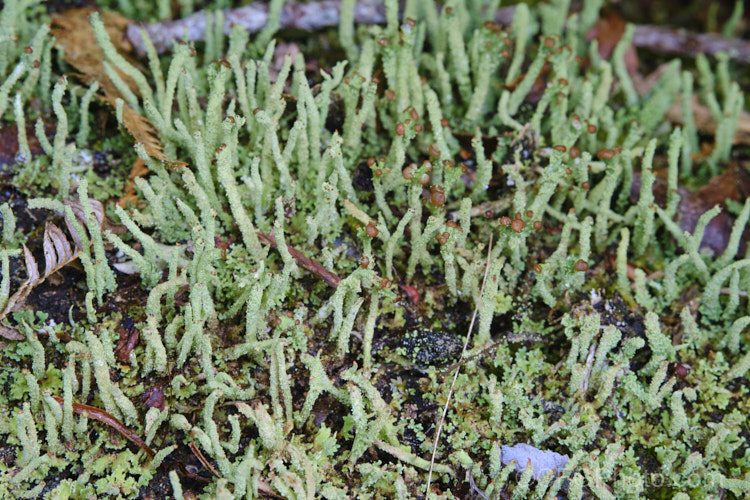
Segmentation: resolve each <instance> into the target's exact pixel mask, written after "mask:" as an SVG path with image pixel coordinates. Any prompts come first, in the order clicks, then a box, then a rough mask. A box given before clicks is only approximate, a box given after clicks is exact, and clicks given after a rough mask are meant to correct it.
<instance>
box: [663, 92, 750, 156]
mask: <svg viewBox="0 0 750 500" xmlns="http://www.w3.org/2000/svg"><path fill="white" fill-rule="evenodd" d="M690 106H691V107H692V108H693V118H694V120H695V128H697V129H698V130H699V131H701V132H704V133H706V134H711V135H713V134H715V133H716V120H714V117H713V115H711V111H709V109H708V107H707V106H704V105H703V104H700V102H699V101H698V97H697V96H696V95H693V96H692V97H691V99H690ZM667 119H668V120H669V121H671V122H672V123H680V124H682V106H681V105H680V103H679V102H677V103H675V104H673V105H672V106H671V107H670V108H669V109H668V110H667ZM734 143H735V144H744V145H750V113H748V112H747V111H740V118H739V122H738V123H737V131H736V132H735V134H734Z"/></svg>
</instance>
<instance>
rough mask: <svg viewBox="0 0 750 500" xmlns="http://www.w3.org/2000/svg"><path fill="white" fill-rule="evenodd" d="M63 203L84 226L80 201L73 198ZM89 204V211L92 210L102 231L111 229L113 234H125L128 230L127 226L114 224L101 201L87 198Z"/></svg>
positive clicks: (83, 214) (84, 216)
mask: <svg viewBox="0 0 750 500" xmlns="http://www.w3.org/2000/svg"><path fill="white" fill-rule="evenodd" d="M65 204H66V205H68V206H69V207H70V208H71V209H72V210H73V214H74V215H75V216H76V219H78V222H80V223H81V224H83V225H84V226H85V225H86V224H87V222H86V212H84V210H83V206H82V205H81V203H80V202H78V201H75V200H65ZM89 205H91V212H93V214H94V217H95V218H96V221H97V222H98V223H99V226H100V227H101V228H102V230H103V231H111V232H113V233H115V234H125V233H127V232H128V228H127V227H125V226H124V225H123V224H115V223H114V222H112V220H111V219H110V218H109V217H107V216H106V215H105V213H104V205H103V204H102V202H101V201H99V200H95V199H93V198H89ZM68 229H70V230H71V232H73V230H72V229H71V227H70V226H68ZM75 236H77V235H74V237H75Z"/></svg>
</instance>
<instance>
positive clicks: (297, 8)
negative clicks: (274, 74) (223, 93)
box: [126, 0, 385, 54]
mask: <svg viewBox="0 0 750 500" xmlns="http://www.w3.org/2000/svg"><path fill="white" fill-rule="evenodd" d="M340 7H341V2H340V0H322V1H319V2H309V3H297V2H290V3H287V4H285V5H284V7H283V9H282V11H281V18H280V19H279V21H280V25H281V26H280V27H281V28H282V29H298V30H306V31H314V30H318V29H321V28H327V27H329V26H337V25H338V24H339V21H340V16H339V11H340ZM223 14H224V33H225V34H229V32H230V31H231V30H232V26H234V25H235V24H237V25H240V26H244V27H245V29H247V31H248V32H250V33H256V32H258V31H260V30H261V29H263V27H264V26H265V25H266V23H267V22H268V5H267V4H266V3H261V2H254V3H252V4H250V5H247V6H245V7H239V8H236V9H226V10H224V12H223ZM209 19H210V21H211V24H213V23H214V19H215V17H214V14H213V13H208V12H206V11H200V12H196V13H195V14H193V15H191V16H188V17H186V18H184V19H178V20H176V21H170V22H164V23H152V24H147V25H145V26H141V25H137V24H131V25H129V26H128V28H127V30H126V36H127V38H128V40H129V41H130V43H132V44H133V47H135V49H136V50H137V51H138V52H139V53H141V54H142V53H145V49H144V47H143V41H142V40H141V29H145V30H146V32H147V33H148V35H149V36H150V37H151V41H152V42H153V43H154V47H156V50H157V51H158V52H159V53H164V52H166V51H168V50H169V49H170V47H171V42H172V40H181V39H182V37H183V36H184V35H185V33H186V32H187V39H188V40H189V41H193V42H197V41H201V40H205V38H206V23H207V20H209ZM354 22H355V23H357V24H382V23H385V4H384V2H383V0H360V1H358V2H357V4H356V6H355V7H354Z"/></svg>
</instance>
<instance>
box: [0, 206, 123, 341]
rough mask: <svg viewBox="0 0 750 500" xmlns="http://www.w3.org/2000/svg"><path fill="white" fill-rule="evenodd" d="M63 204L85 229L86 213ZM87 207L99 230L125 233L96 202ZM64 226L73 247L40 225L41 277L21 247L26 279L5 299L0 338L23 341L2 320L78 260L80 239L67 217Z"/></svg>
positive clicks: (55, 229)
mask: <svg viewBox="0 0 750 500" xmlns="http://www.w3.org/2000/svg"><path fill="white" fill-rule="evenodd" d="M65 204H66V205H68V206H69V207H70V208H71V210H72V211H73V215H74V216H75V218H76V219H77V220H78V221H79V222H80V223H81V225H83V226H84V227H86V226H87V223H86V212H85V211H84V209H83V206H82V205H81V203H80V202H79V201H76V200H65ZM89 204H90V205H91V211H92V213H93V215H94V218H95V219H96V220H97V223H98V224H99V226H100V227H101V229H102V230H104V231H111V232H113V233H118V234H122V233H124V232H125V231H127V229H126V228H125V226H123V225H122V224H115V223H113V222H112V221H111V220H109V218H108V217H107V216H106V215H105V214H104V205H102V203H101V202H100V201H97V200H92V199H89ZM65 223H66V225H67V227H68V231H69V232H70V237H71V239H72V240H73V245H71V244H70V242H69V241H68V238H67V237H66V236H65V233H64V232H63V231H62V229H60V228H59V227H57V226H56V225H55V224H53V223H51V222H49V221H48V222H46V223H45V225H44V241H43V243H42V247H43V248H44V274H39V266H38V264H37V262H36V259H35V258H34V256H33V255H32V253H31V251H30V250H29V249H28V247H27V246H26V245H24V246H23V258H24V264H25V267H26V275H27V279H26V281H24V282H23V283H21V286H19V287H18V290H16V292H15V293H14V294H13V295H12V296H11V297H10V298H8V302H7V303H6V304H5V307H4V308H3V310H2V311H0V337H4V338H6V339H9V340H23V339H25V338H26V336H25V335H23V334H22V333H21V332H20V331H18V329H17V328H15V327H12V326H8V325H6V324H3V322H4V321H5V319H6V317H7V316H8V314H10V313H13V312H16V311H18V310H19V309H21V307H22V306H23V304H24V302H26V299H27V298H28V296H29V294H31V291H32V290H33V289H34V288H36V287H37V286H39V285H40V284H42V283H43V282H44V280H46V279H47V278H48V277H50V276H51V275H53V274H54V273H56V272H57V271H59V270H60V269H62V268H63V267H65V266H67V265H68V264H70V263H71V262H73V261H74V260H76V259H77V258H78V255H79V254H80V252H81V250H82V248H83V243H82V240H81V236H80V235H79V234H78V232H77V231H76V229H75V228H74V226H73V225H72V224H71V223H70V221H69V220H68V219H67V218H66V219H65Z"/></svg>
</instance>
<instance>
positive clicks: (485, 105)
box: [0, 0, 750, 499]
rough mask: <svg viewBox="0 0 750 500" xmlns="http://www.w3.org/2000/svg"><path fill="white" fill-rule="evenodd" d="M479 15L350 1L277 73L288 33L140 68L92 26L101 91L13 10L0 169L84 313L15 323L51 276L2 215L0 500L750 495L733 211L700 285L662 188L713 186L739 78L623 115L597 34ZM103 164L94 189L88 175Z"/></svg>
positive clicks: (275, 26)
mask: <svg viewBox="0 0 750 500" xmlns="http://www.w3.org/2000/svg"><path fill="white" fill-rule="evenodd" d="M178 3H179V6H180V15H181V16H186V15H188V14H191V13H192V12H193V10H194V8H195V7H194V3H193V2H192V1H180V2H178ZM499 3H500V2H497V1H480V0H471V1H466V2H464V1H459V0H448V1H447V2H445V3H444V4H442V5H437V4H436V3H435V2H433V1H432V0H430V1H407V2H405V4H404V5H403V6H399V4H398V2H396V1H395V0H386V2H385V9H386V19H387V22H386V24H384V25H372V26H365V25H362V26H359V25H355V24H354V17H355V16H354V13H353V12H354V11H353V9H354V8H355V5H356V2H354V1H351V0H349V1H343V2H341V9H342V13H341V25H340V27H339V28H338V29H335V30H332V31H329V32H325V33H317V34H311V35H310V40H309V41H305V40H299V39H297V45H298V47H299V48H300V51H299V52H297V53H296V55H293V56H289V55H287V56H286V57H283V56H280V55H283V53H284V52H283V51H281V50H279V49H280V48H282V47H281V44H282V42H283V41H284V39H285V38H284V37H285V36H286V33H285V32H283V31H281V32H279V31H278V30H279V28H280V24H279V16H280V12H281V9H282V5H283V2H282V1H281V0H279V1H273V2H271V3H270V6H269V7H268V23H267V24H266V25H265V28H264V29H263V31H261V32H260V33H259V34H257V35H253V36H250V35H249V34H248V33H247V32H246V31H245V29H244V28H243V27H241V26H239V25H236V26H234V27H233V28H231V30H228V31H227V32H225V31H224V30H223V29H222V27H223V26H224V21H223V20H224V16H225V15H227V14H226V13H225V12H222V11H221V10H219V8H220V7H223V6H225V5H226V4H227V2H216V5H215V6H214V7H215V9H212V10H207V11H206V12H205V15H206V25H207V27H208V28H207V31H206V36H205V42H194V41H191V40H189V39H186V40H181V41H175V42H173V45H172V49H171V51H170V53H169V54H167V55H164V56H159V55H158V53H157V51H156V49H155V48H154V46H153V44H152V43H151V41H150V39H148V35H147V34H146V32H145V31H143V33H142V36H143V43H144V46H145V47H146V55H145V56H140V58H139V59H138V58H137V56H136V55H135V54H124V53H122V51H123V50H125V48H124V47H123V45H122V44H121V43H120V41H119V40H118V39H116V38H113V33H115V32H116V31H113V30H115V29H116V27H115V26H114V25H113V24H112V22H111V21H107V20H108V19H110V18H108V17H107V16H106V15H104V14H100V13H99V12H93V13H91V15H90V17H88V18H87V22H88V23H90V24H86V25H84V26H82V27H81V28H80V29H81V30H88V29H89V27H90V28H91V29H92V31H91V33H90V36H89V39H88V40H89V41H90V44H91V46H90V47H88V46H87V47H78V48H79V50H81V51H83V52H85V51H91V50H94V49H95V50H96V51H97V53H98V54H100V55H101V56H100V57H101V58H102V60H101V61H100V63H101V66H100V67H98V68H99V69H96V68H97V67H96V66H94V68H93V69H92V67H86V68H83V67H76V64H77V63H76V59H74V58H72V56H73V54H70V53H66V47H68V50H69V47H70V46H69V45H65V44H61V43H59V42H60V40H63V41H64V37H65V36H66V35H65V32H64V31H62V32H57V35H56V36H57V37H58V41H56V40H55V38H53V37H52V36H51V35H50V26H49V25H48V24H47V23H48V22H49V17H48V15H47V13H46V11H45V9H44V8H43V6H42V4H40V3H39V2H37V1H35V0H10V1H8V2H6V3H5V4H4V6H3V10H2V13H1V14H0V79H1V80H2V83H1V84H0V131H3V133H4V131H6V130H9V129H10V127H11V124H14V125H13V126H15V130H16V132H15V134H16V136H17V141H18V149H17V152H16V157H15V162H14V163H11V164H10V165H7V166H3V169H9V170H10V171H11V174H10V175H14V176H15V180H11V181H10V183H12V184H13V185H15V187H16V189H17V190H18V192H19V194H20V196H22V197H23V199H28V203H27V206H28V208H30V209H35V213H36V214H40V213H41V214H43V215H42V217H49V218H53V219H54V218H56V220H60V221H64V222H63V225H65V224H67V227H68V228H69V231H70V232H71V234H75V235H77V236H76V237H77V238H78V241H76V244H77V245H79V246H78V248H80V253H79V256H78V259H79V261H80V264H81V266H80V267H81V268H82V271H81V270H78V271H76V272H75V273H73V272H72V271H71V274H65V275H63V276H62V277H59V278H58V279H57V282H58V285H45V286H50V287H54V286H61V285H59V282H61V280H62V281H65V280H76V283H77V284H75V285H73V287H72V289H76V290H77V289H78V288H77V287H80V292H81V293H80V294H78V295H80V296H81V298H80V300H79V301H77V302H76V301H70V302H66V303H67V304H69V310H67V311H66V312H65V314H64V315H63V316H62V319H58V320H57V321H55V320H53V319H52V318H50V317H49V315H48V314H47V313H46V312H45V311H43V310H37V311H34V310H35V309H40V308H39V307H37V306H35V305H34V304H39V302H33V301H31V302H29V303H28V304H26V307H25V310H21V311H6V309H7V308H6V307H5V306H6V302H7V300H8V296H9V295H10V294H12V293H13V292H14V291H15V288H14V287H17V286H19V283H21V281H22V277H21V276H20V275H19V271H18V269H23V267H24V265H26V268H27V269H28V264H29V262H28V261H26V262H25V263H24V262H22V258H21V256H22V255H24V254H22V253H21V250H20V249H21V248H22V246H23V245H27V246H29V247H31V249H32V250H33V251H34V253H33V255H34V256H35V257H36V258H41V257H39V256H41V255H42V246H43V245H42V243H41V239H42V238H41V233H40V231H41V230H37V229H36V228H32V231H31V232H25V231H26V230H28V228H29V226H28V222H25V223H24V224H27V225H25V226H22V225H21V223H20V221H21V216H22V212H23V210H26V207H18V206H17V205H13V204H12V203H11V202H9V201H8V200H6V199H3V200H2V201H3V203H2V204H0V216H1V217H2V222H3V226H2V234H1V237H2V248H1V249H0V265H1V266H2V282H1V284H0V293H1V294H2V296H0V306H2V307H0V309H3V313H2V315H1V318H2V319H3V321H4V322H5V323H4V324H8V325H13V327H14V328H15V329H17V331H19V332H22V336H23V338H20V339H19V338H14V339H13V340H10V337H8V338H9V340H3V341H2V342H0V360H2V368H0V386H2V388H3V390H2V391H1V392H0V435H2V436H3V438H2V439H3V441H4V442H5V444H3V445H1V446H0V458H1V460H0V473H1V474H2V476H1V477H2V479H1V480H0V497H6V498H11V497H12V498H24V497H25V498H33V497H49V498H90V497H94V496H100V497H104V496H112V497H122V498H136V497H143V496H149V495H152V496H153V494H154V492H159V491H161V493H160V494H162V495H164V496H173V497H175V498H187V497H188V493H190V495H197V496H198V497H200V498H217V497H221V498H232V497H234V498H256V497H259V496H276V497H283V498H318V497H322V498H330V499H334V498H391V497H399V498H406V497H409V498H418V497H422V498H425V495H427V497H428V498H454V497H462V496H465V495H470V494H472V493H471V492H472V491H474V492H481V493H482V494H483V495H485V496H486V497H488V498H507V497H513V498H524V497H527V496H528V497H533V498H556V496H557V495H564V494H567V496H568V497H569V498H583V497H586V498H588V497H590V496H592V495H593V496H597V497H600V498H615V497H617V498H630V497H632V498H637V497H640V496H647V497H652V498H661V497H671V496H674V497H675V498H678V497H679V498H688V497H690V498H703V497H708V496H709V495H714V494H717V492H719V491H721V492H722V495H729V496H733V497H737V498H739V497H741V496H742V495H747V494H748V492H750V451H749V450H750V447H749V446H748V439H750V438H749V437H748V429H747V421H746V415H747V413H748V411H750V407H749V406H748V401H750V398H749V397H748V385H747V379H746V376H747V372H748V370H750V352H748V333H747V331H746V330H747V326H748V325H749V324H750V302H749V301H748V298H747V294H748V292H750V258H748V257H747V256H746V255H744V254H743V253H744V252H746V250H745V246H746V245H745V242H744V239H743V234H744V229H745V226H746V223H747V221H748V217H750V201H745V202H744V204H737V203H735V204H736V205H738V208H737V210H736V211H735V213H736V218H735V222H734V227H733V229H731V234H730V235H729V237H728V243H727V244H726V245H725V246H724V249H723V250H722V251H721V252H720V253H719V252H715V255H713V254H712V251H713V250H711V249H710V248H708V247H707V246H705V241H706V240H705V238H704V236H705V235H706V234H707V227H708V226H709V224H710V222H711V220H712V219H713V218H715V217H717V216H718V215H719V213H720V212H721V211H722V210H725V208H722V207H719V206H717V207H715V208H712V209H710V210H707V211H706V213H704V214H703V215H702V216H700V217H699V218H697V222H696V224H695V226H694V230H692V231H690V232H686V231H684V230H683V228H682V227H681V226H680V225H679V223H678V219H676V216H677V215H679V214H678V211H679V210H678V207H679V206H680V196H681V195H680V194H679V193H684V192H683V191H678V187H679V186H681V185H682V184H683V183H685V182H687V183H689V184H691V185H693V186H695V185H700V183H701V182H703V183H704V184H705V182H706V181H707V180H708V178H709V177H710V176H712V175H716V174H718V173H720V172H722V171H724V170H725V169H726V168H728V164H729V162H730V161H731V158H732V151H733V149H732V148H733V141H732V138H733V137H734V134H735V131H736V130H737V126H738V120H739V117H740V113H741V112H742V109H743V103H744V97H743V94H742V91H741V88H740V86H739V84H738V83H736V82H734V81H732V75H733V73H732V71H733V70H732V68H731V66H730V62H729V58H728V57H726V56H720V57H717V58H716V61H711V60H709V59H708V58H707V57H704V56H699V57H698V58H697V59H696V60H695V67H696V69H695V71H693V70H692V69H690V68H691V67H692V64H690V65H688V64H685V63H684V62H681V61H680V60H675V61H673V62H672V63H670V64H669V65H667V66H665V67H664V68H663V74H662V76H661V78H659V79H658V80H656V81H655V83H654V84H653V86H652V87H651V88H650V89H647V90H643V89H642V88H640V87H638V86H637V85H636V84H635V83H634V82H633V80H632V78H631V73H629V69H628V67H627V64H626V61H625V53H626V51H627V50H628V47H629V46H630V42H631V38H632V36H633V27H632V26H629V27H628V28H627V29H626V30H625V33H624V35H623V37H622V39H621V40H620V42H619V43H618V44H617V46H616V47H615V48H614V50H613V52H612V55H611V57H610V58H609V59H603V58H602V56H600V53H599V51H598V50H597V45H596V41H593V42H588V41H587V38H586V35H587V33H589V30H590V28H591V27H592V26H593V24H594V23H595V22H596V19H597V17H598V13H599V9H600V8H601V7H602V4H603V2H602V1H600V0H599V1H597V0H584V1H583V2H582V5H581V10H580V11H577V12H574V11H571V10H570V2H569V1H552V2H550V3H549V4H541V5H539V7H538V8H533V9H532V8H529V7H528V6H527V5H525V4H519V5H517V6H516V8H515V13H514V17H513V21H512V24H511V25H510V26H502V25H500V24H498V23H496V22H495V21H494V14H495V12H496V11H497V9H498V5H499ZM107 4H108V5H109V4H112V5H114V2H107ZM116 4H117V6H118V9H120V11H121V12H122V13H123V14H124V15H126V16H131V17H133V16H141V18H142V19H151V20H156V19H165V18H168V17H169V16H170V15H171V12H172V5H171V4H170V3H169V2H166V1H160V2H155V3H153V5H152V4H151V3H148V2H138V1H120V2H117V3H116ZM737 5H740V2H738V3H737ZM400 8H402V10H399V9H400ZM58 15H60V16H65V15H66V12H63V13H60V14H58ZM736 17H737V15H733V17H732V19H734V21H731V22H732V23H734V24H733V25H735V24H736V22H737V19H735V18H736ZM55 22H56V23H57V24H60V21H59V20H58V21H55ZM107 23H109V24H107ZM728 26H729V23H728ZM227 27H228V25H227ZM337 34H338V35H337ZM317 37H320V38H321V39H323V40H324V41H323V42H321V43H322V44H324V45H325V46H328V47H332V49H331V53H321V52H322V51H321V50H320V47H319V46H318V47H317V48H316V42H315V41H314V40H315V39H316V38H317ZM56 44H57V45H56ZM78 61H79V63H80V60H78ZM319 65H320V66H321V67H320V68H319ZM82 73H83V74H84V75H83V76H85V78H83V76H82V75H81V74H82ZM694 92H695V93H696V94H697V95H698V99H699V100H700V102H701V103H702V104H704V105H705V106H707V108H708V110H709V112H710V114H711V116H712V117H713V119H714V121H715V123H716V130H715V135H712V136H705V135H699V134H698V130H697V127H696V124H695V121H694V119H693V113H692V109H691V106H690V104H689V103H690V102H691V98H692V96H693V93H694ZM672 106H677V107H678V109H679V110H681V113H680V114H681V116H682V118H683V120H682V121H683V125H682V127H681V128H678V127H673V126H672V124H671V123H670V122H669V121H667V119H666V118H665V113H666V112H667V110H668V109H670V107H672ZM103 116H108V118H102V117H103ZM102 120H104V121H102ZM105 122H106V125H103V123H105ZM103 127H106V130H105V129H103ZM32 138H33V139H35V141H34V142H33V147H32V143H31V139H32ZM133 138H134V139H133ZM133 141H135V147H133ZM707 145H712V146H713V149H712V150H711V152H710V154H702V153H701V146H704V147H705V146H707ZM107 151H108V152H109V153H108V154H110V155H113V157H114V159H113V161H112V165H110V166H109V167H108V168H110V169H111V170H107V169H106V168H105V169H104V170H102V169H101V168H99V169H97V168H94V167H93V166H92V163H91V162H90V161H88V162H87V161H86V160H85V159H84V158H85V157H86V156H89V157H91V156H93V155H95V154H99V152H105V153H106V152H107ZM103 154H104V153H103ZM123 166H124V168H122V167H123ZM661 166H664V167H665V169H664V170H659V169H658V167H661ZM131 167H132V172H133V175H132V176H131V177H132V178H131V179H130V180H128V173H129V172H130V171H131ZM136 167H137V168H136ZM42 172H43V173H42ZM659 179H661V180H664V181H665V183H666V186H667V190H666V196H665V200H664V201H663V202H661V201H659V200H657V198H656V195H655V194H654V193H655V185H656V184H657V181H658V180H659ZM4 182H6V181H4ZM633 186H636V187H633ZM125 192H128V193H131V195H130V196H129V197H126V196H124V194H123V193H125ZM683 195H684V194H683ZM117 198H119V199H120V204H119V205H117V204H115V203H114V201H116V199H117ZM95 202H96V203H98V202H102V203H104V206H105V207H106V215H107V216H108V218H107V219H106V220H105V219H104V218H103V216H104V214H98V213H97V211H96V210H95V208H96V207H99V206H101V205H96V204H95ZM71 203H72V204H71ZM74 207H78V208H75V209H74ZM708 208H710V207H708ZM27 219H28V218H27V217H26V216H24V220H27ZM110 219H112V220H114V221H116V222H118V223H119V224H120V225H121V226H120V227H121V228H124V229H123V230H122V231H119V234H118V233H116V232H114V231H113V230H112V229H111V227H110V226H108V225H107V224H106V223H105V222H107V221H109V220H110ZM22 228H26V229H24V230H22ZM491 237H492V240H493V243H492V246H491V251H490V253H489V263H488V264H485V263H486V262H487V257H488V255H487V254H488V249H489V241H490V238H491ZM47 251H49V248H47V247H45V248H44V252H45V253H46V252H47ZM485 270H486V271H487V281H486V283H485V284H484V286H482V281H483V276H484V275H485ZM71 293H72V292H71ZM76 293H77V292H76ZM475 307H478V310H479V313H478V321H477V331H476V333H475V334H474V336H473V337H472V339H471V342H470V344H469V350H468V351H467V352H466V353H465V354H464V358H463V359H461V360H457V358H456V356H457V354H458V352H460V346H461V345H462V344H461V340H460V339H462V338H463V336H464V335H465V334H466V328H467V327H468V324H469V317H470V312H471V310H472V309H474V308H475ZM11 312H12V314H11ZM2 328H3V329H5V328H6V327H5V326H2ZM14 331H15V330H14ZM433 331H439V332H440V333H435V334H431V333H430V332H433ZM6 337H7V336H6ZM455 339H458V341H456V340H455ZM441 354H444V355H441ZM452 369H460V370H461V372H460V374H459V376H458V378H457V383H456V385H455V389H454V394H453V398H452V401H451V402H450V406H449V411H448V413H447V419H446V421H445V426H444V432H443V435H442V438H441V439H440V441H439V442H438V447H437V454H436V462H435V464H434V466H433V474H434V476H433V477H434V478H435V480H434V481H433V484H432V487H431V491H429V492H426V491H425V487H426V478H427V471H428V470H429V469H430V460H429V458H430V454H431V451H432V445H433V439H434V436H435V428H436V427H437V422H438V418H439V416H440V413H441V412H440V409H441V408H442V406H443V404H444V403H445V398H446V396H447V387H446V385H447V384H446V381H447V380H450V376H449V375H450V370H452ZM87 408H88V409H87ZM92 412H94V413H92ZM517 444H526V445H529V446H531V447H534V448H536V449H537V452H538V453H542V452H541V451H539V450H545V452H549V453H552V452H555V453H557V454H559V455H568V456H569V457H570V459H569V461H568V462H567V463H566V465H565V466H564V468H563V470H559V471H557V470H556V471H554V472H553V471H552V470H549V471H546V470H545V473H544V474H541V473H535V472H534V471H533V467H526V465H527V464H515V463H509V464H507V463H505V462H503V459H502V453H503V452H502V450H503V447H506V446H507V447H511V446H514V445H517ZM151 447H153V448H151ZM550 456H553V455H550ZM554 456H558V455H554ZM516 470H518V473H517V474H514V471H516ZM196 471H197V472H196ZM160 488H161V490H160Z"/></svg>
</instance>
